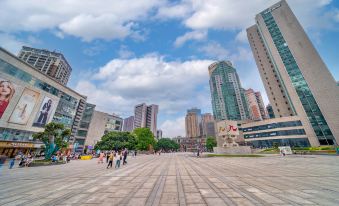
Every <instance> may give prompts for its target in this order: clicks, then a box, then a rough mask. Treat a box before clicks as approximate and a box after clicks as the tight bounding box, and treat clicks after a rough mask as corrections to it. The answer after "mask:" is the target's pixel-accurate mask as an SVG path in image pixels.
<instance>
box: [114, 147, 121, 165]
mask: <svg viewBox="0 0 339 206" xmlns="http://www.w3.org/2000/svg"><path fill="white" fill-rule="evenodd" d="M116 159H117V160H116V162H115V168H120V160H121V153H120V151H118V153H117V156H116Z"/></svg>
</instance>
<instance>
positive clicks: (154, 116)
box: [146, 104, 159, 137]
mask: <svg viewBox="0 0 339 206" xmlns="http://www.w3.org/2000/svg"><path fill="white" fill-rule="evenodd" d="M146 111H147V113H146V127H147V128H149V129H150V130H151V131H152V133H153V135H154V136H155V137H156V136H157V121H158V111H159V106H158V105H155V104H152V105H149V106H147V110H146Z"/></svg>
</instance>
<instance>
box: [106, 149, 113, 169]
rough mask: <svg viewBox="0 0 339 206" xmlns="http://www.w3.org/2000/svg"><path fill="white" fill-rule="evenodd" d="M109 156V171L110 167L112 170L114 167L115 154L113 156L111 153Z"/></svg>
mask: <svg viewBox="0 0 339 206" xmlns="http://www.w3.org/2000/svg"><path fill="white" fill-rule="evenodd" d="M107 156H108V160H109V161H108V165H107V169H108V168H109V167H110V168H112V165H113V159H114V154H113V152H111V154H109V155H108V154H107Z"/></svg>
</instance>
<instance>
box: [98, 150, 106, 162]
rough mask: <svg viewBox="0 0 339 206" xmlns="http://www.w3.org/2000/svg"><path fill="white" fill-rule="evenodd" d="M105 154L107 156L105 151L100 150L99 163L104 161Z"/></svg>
mask: <svg viewBox="0 0 339 206" xmlns="http://www.w3.org/2000/svg"><path fill="white" fill-rule="evenodd" d="M104 156H105V154H104V153H103V152H100V156H99V160H98V164H99V163H101V164H102V163H104Z"/></svg>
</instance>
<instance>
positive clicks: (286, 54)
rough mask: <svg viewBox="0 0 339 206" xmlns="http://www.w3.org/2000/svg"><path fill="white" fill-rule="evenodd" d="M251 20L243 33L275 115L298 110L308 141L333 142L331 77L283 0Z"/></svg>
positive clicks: (338, 131) (336, 103) (337, 118)
mask: <svg viewBox="0 0 339 206" xmlns="http://www.w3.org/2000/svg"><path fill="white" fill-rule="evenodd" d="M255 20H256V25H254V26H252V27H250V28H248V29H247V36H248V39H249V42H250V45H251V48H252V52H253V55H254V57H255V60H256V63H257V66H258V69H259V73H260V75H261V78H262V80H263V82H264V85H265V89H266V92H267V94H268V98H269V100H270V102H271V104H272V108H273V111H274V114H275V116H276V117H282V116H289V115H291V116H293V115H298V116H299V117H300V120H301V122H302V124H303V126H304V127H305V132H306V135H307V136H308V139H309V141H310V143H311V145H313V146H317V145H319V144H321V145H331V144H333V143H334V141H335V140H336V141H337V142H338V141H339V127H338V125H339V93H338V88H337V86H336V81H335V80H334V78H333V76H332V75H331V73H330V72H329V70H328V69H327V67H326V65H325V63H324V62H323V60H322V59H321V57H320V56H319V54H318V52H317V51H316V49H315V48H314V46H313V44H312V42H311V41H310V40H309V38H308V36H307V35H306V33H305V31H304V30H303V28H302V26H301V25H300V23H299V22H298V20H297V18H296V17H295V15H294V14H293V12H292V11H291V9H290V8H289V6H288V5H287V2H286V1H285V0H283V1H280V2H278V3H276V4H274V5H273V6H271V7H270V8H268V9H266V10H264V11H263V12H261V13H260V14H258V15H256V17H255Z"/></svg>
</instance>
